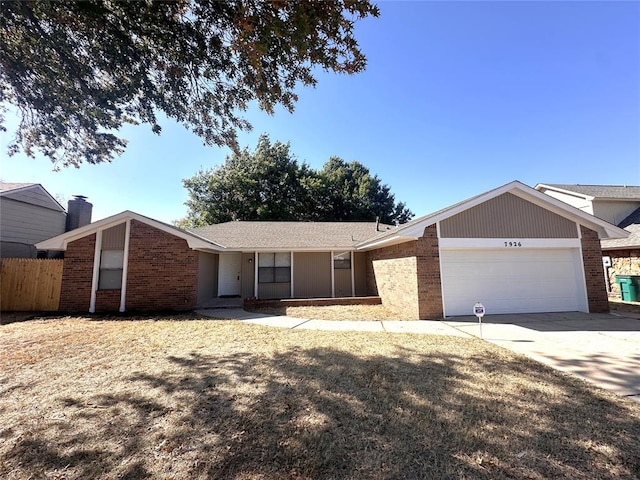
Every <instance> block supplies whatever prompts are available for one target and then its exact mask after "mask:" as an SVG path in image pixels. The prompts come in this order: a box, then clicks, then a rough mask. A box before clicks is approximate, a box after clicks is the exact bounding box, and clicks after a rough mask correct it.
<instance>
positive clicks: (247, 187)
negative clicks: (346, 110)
mask: <svg viewBox="0 0 640 480" xmlns="http://www.w3.org/2000/svg"><path fill="white" fill-rule="evenodd" d="M183 183H184V186H185V188H186V189H187V190H188V192H189V200H188V201H187V202H186V205H187V206H188V207H189V213H188V215H187V217H186V218H185V219H184V220H181V221H179V222H178V224H179V225H181V226H192V227H198V226H203V225H209V224H213V223H221V222H228V221H232V220H291V221H293V220H296V221H374V220H375V219H376V217H379V218H380V221H381V222H383V223H393V222H395V221H398V222H399V223H404V222H407V221H408V220H410V219H411V218H412V217H413V213H412V212H411V211H410V210H409V209H408V208H407V207H406V205H405V204H404V203H402V202H399V203H396V201H395V197H394V195H393V194H392V193H391V192H390V189H389V187H388V186H387V185H384V184H383V183H382V182H381V180H380V179H379V178H378V176H372V175H371V173H370V172H369V169H368V168H367V167H365V166H364V165H362V164H361V163H359V162H349V163H347V162H345V161H344V160H342V159H340V158H337V157H332V158H331V159H329V161H328V162H327V163H326V164H325V165H324V166H323V167H322V169H320V170H318V171H316V170H314V169H312V168H310V167H309V166H308V165H307V164H306V163H299V162H298V161H297V160H296V159H295V157H294V155H293V154H292V153H291V150H290V145H289V144H288V143H287V144H283V143H280V142H275V143H273V144H272V143H271V141H270V140H269V137H268V136H266V135H262V136H261V137H260V139H259V140H258V146H257V147H256V149H255V150H254V151H250V150H249V149H248V148H244V149H243V150H241V151H240V152H237V153H234V154H232V155H230V156H229V157H227V159H226V161H225V163H224V164H223V165H221V166H219V167H216V168H213V169H210V170H204V171H200V172H198V173H197V174H196V175H194V176H193V177H191V178H188V179H185V180H183Z"/></svg>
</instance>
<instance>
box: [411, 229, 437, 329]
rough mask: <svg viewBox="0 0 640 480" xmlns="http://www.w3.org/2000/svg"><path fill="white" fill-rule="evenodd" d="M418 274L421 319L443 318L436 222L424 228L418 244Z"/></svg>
mask: <svg viewBox="0 0 640 480" xmlns="http://www.w3.org/2000/svg"><path fill="white" fill-rule="evenodd" d="M416 259H417V274H418V309H419V316H418V318H420V319H421V320H429V319H436V318H442V317H443V315H444V313H443V311H442V282H441V280H440V251H439V249H438V233H437V229H436V226H435V224H434V225H430V226H428V227H427V228H425V229H424V234H423V236H422V237H421V238H420V239H418V242H417V246H416Z"/></svg>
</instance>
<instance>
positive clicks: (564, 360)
mask: <svg viewBox="0 0 640 480" xmlns="http://www.w3.org/2000/svg"><path fill="white" fill-rule="evenodd" d="M622 315H624V314H588V313H579V312H568V313H542V314H522V315H488V316H485V317H484V318H483V321H482V333H483V338H484V339H485V340H486V341H489V342H491V343H494V344H496V345H500V346H501V347H504V348H508V349H509V350H513V351H514V352H518V353H521V354H524V355H526V356H528V357H531V358H533V359H535V360H538V361H540V362H543V363H546V364H547V365H550V366H551V367H553V368H556V369H558V370H562V371H565V372H568V373H572V374H574V375H577V376H578V377H581V378H583V379H585V380H588V381H590V382H593V383H595V384H596V385H598V386H600V387H602V388H605V389H608V390H611V391H613V392H615V393H617V394H618V395H622V396H627V397H629V398H632V399H634V400H636V401H640V319H638V318H633V317H624V316H622ZM445 323H447V325H450V326H451V327H454V328H457V329H459V330H461V331H463V332H466V333H469V334H471V335H474V336H479V326H478V319H477V318H476V317H457V318H455V319H449V320H445Z"/></svg>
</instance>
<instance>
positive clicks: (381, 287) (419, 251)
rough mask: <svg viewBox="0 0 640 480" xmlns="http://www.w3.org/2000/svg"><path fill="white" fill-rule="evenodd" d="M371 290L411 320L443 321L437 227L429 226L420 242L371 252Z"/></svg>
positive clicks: (368, 282) (369, 292)
mask: <svg viewBox="0 0 640 480" xmlns="http://www.w3.org/2000/svg"><path fill="white" fill-rule="evenodd" d="M367 289H368V292H367V293H368V294H369V295H379V296H380V298H381V299H382V303H383V305H385V306H386V307H387V308H389V309H390V310H392V311H393V312H395V313H397V314H398V315H401V316H403V317H405V318H407V319H422V320H426V319H433V318H442V315H443V313H442V289H441V283H440V260H439V251H438V237H437V234H436V227H435V225H431V226H429V227H427V228H426V229H425V231H424V236H423V237H421V238H419V239H418V240H414V241H410V242H405V243H401V244H398V245H391V246H389V247H383V248H379V249H377V250H371V251H369V252H367Z"/></svg>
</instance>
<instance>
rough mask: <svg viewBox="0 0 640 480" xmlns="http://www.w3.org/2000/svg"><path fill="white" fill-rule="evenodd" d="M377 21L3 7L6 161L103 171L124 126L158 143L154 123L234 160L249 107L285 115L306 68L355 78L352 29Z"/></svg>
mask: <svg viewBox="0 0 640 480" xmlns="http://www.w3.org/2000/svg"><path fill="white" fill-rule="evenodd" d="M378 14H379V11H378V8H377V7H376V6H375V5H372V4H371V3H370V2H369V0H334V1H330V2H318V1H310V0H298V1H286V0H272V1H262V0H227V1H216V0H173V1H167V0H165V1H144V2H129V1H108V0H93V1H70V0H58V1H38V0H36V1H3V2H0V67H1V68H0V106H1V107H2V110H0V128H2V129H4V128H5V127H4V124H5V122H4V116H1V114H2V113H6V111H7V107H8V106H13V107H15V108H17V109H18V111H19V113H20V119H21V120H20V124H19V127H18V128H17V130H16V137H15V140H14V141H13V142H12V143H11V144H10V145H9V147H8V148H9V153H10V154H11V153H16V152H18V151H20V150H23V151H24V152H25V153H26V154H27V155H30V156H33V155H34V150H39V151H41V152H42V153H43V154H44V155H45V156H47V157H49V158H50V159H51V160H52V161H53V162H54V163H56V164H57V165H58V164H59V165H64V166H67V165H74V166H79V165H80V164H81V163H82V162H88V163H99V162H104V161H111V160H112V159H113V158H114V157H115V156H116V155H119V154H121V153H122V152H123V151H124V148H125V146H126V140H125V139H123V138H120V137H118V136H117V135H116V133H117V131H118V130H119V129H120V128H121V127H122V126H123V125H124V124H139V123H146V124H149V125H151V128H152V130H153V131H154V132H155V133H158V134H159V133H160V131H161V127H160V125H159V124H158V119H157V115H158V113H160V112H162V113H163V114H164V115H166V116H167V117H169V118H173V119H175V120H176V121H178V122H180V123H182V124H184V125H185V126H186V127H187V128H190V129H191V130H192V131H193V132H195V133H196V134H197V135H199V136H200V137H201V138H202V139H203V141H204V143H205V144H208V145H213V144H216V145H228V146H231V147H232V148H234V149H237V143H236V131H237V130H238V129H244V130H246V129H250V128H251V126H250V125H249V123H248V122H247V121H246V120H245V119H244V118H242V116H241V112H242V111H244V110H246V108H247V107H248V105H249V103H250V102H252V101H257V103H258V104H259V106H260V107H261V108H262V109H264V110H265V111H267V112H269V113H272V112H273V110H274V107H275V106H276V105H283V106H284V107H285V108H287V109H288V110H289V111H293V109H294V105H295V102H296V100H297V96H296V94H295V87H296V85H298V84H302V85H306V86H313V85H315V84H316V79H315V78H314V76H313V69H314V68H315V67H320V68H323V69H324V70H327V71H334V72H339V73H347V74H352V73H356V72H360V71H362V70H363V69H364V68H365V65H366V60H365V57H364V55H363V54H362V52H361V51H360V49H359V47H358V44H357V42H356V40H355V38H354V31H353V28H354V24H355V22H356V21H358V20H360V19H362V18H365V17H367V16H374V17H377V16H378Z"/></svg>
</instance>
